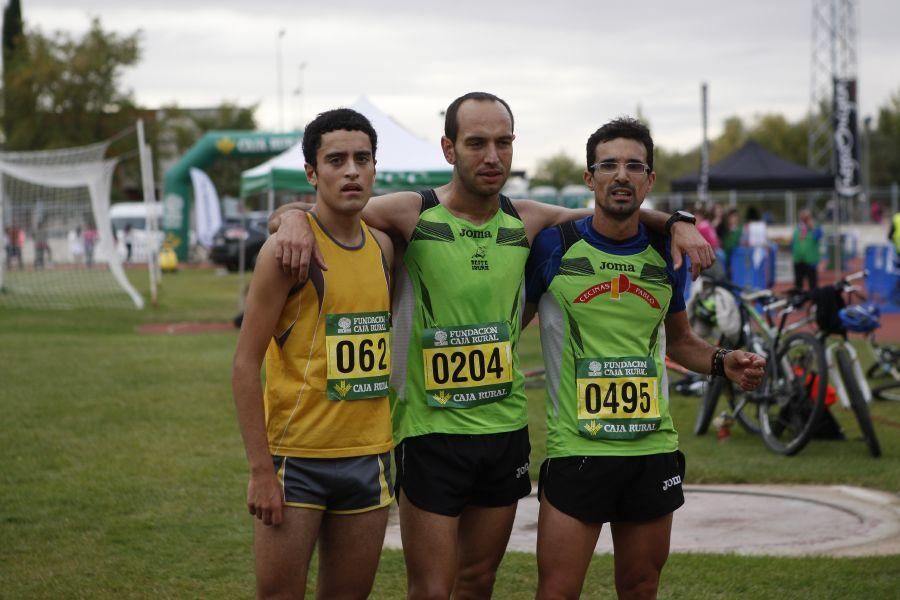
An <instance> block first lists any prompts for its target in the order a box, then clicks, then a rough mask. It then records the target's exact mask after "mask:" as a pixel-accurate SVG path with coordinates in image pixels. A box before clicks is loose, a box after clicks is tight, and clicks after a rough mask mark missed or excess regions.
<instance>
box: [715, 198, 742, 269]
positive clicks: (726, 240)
mask: <svg viewBox="0 0 900 600" xmlns="http://www.w3.org/2000/svg"><path fill="white" fill-rule="evenodd" d="M716 233H717V234H718V235H719V243H720V244H721V248H722V251H723V252H724V253H725V270H726V271H727V272H728V273H729V274H731V255H732V254H733V253H734V249H735V248H737V247H738V246H740V245H741V238H743V236H744V227H743V225H741V215H740V213H738V210H737V209H736V208H731V209H729V210H728V212H727V213H725V218H724V219H722V222H721V223H720V224H719V229H717V231H716Z"/></svg>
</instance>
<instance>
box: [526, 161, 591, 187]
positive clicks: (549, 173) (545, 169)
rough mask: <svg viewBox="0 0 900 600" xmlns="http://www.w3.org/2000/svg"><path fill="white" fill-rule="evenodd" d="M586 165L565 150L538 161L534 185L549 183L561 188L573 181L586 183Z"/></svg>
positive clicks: (532, 183)
mask: <svg viewBox="0 0 900 600" xmlns="http://www.w3.org/2000/svg"><path fill="white" fill-rule="evenodd" d="M583 173H584V167H583V166H582V165H581V164H580V163H578V161H576V160H575V159H574V158H572V157H570V156H569V155H568V154H566V153H565V152H560V153H559V154H556V155H555V156H551V157H550V158H545V159H542V160H540V161H538V164H537V169H536V170H535V172H534V177H532V178H531V185H532V187H534V186H538V185H549V186H552V187H554V188H556V189H557V190H561V189H562V188H564V187H565V186H567V185H569V184H571V183H584V178H583Z"/></svg>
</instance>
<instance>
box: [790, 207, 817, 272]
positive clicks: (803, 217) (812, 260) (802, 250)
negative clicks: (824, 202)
mask: <svg viewBox="0 0 900 600" xmlns="http://www.w3.org/2000/svg"><path fill="white" fill-rule="evenodd" d="M797 216H798V217H799V220H800V222H799V223H797V227H796V228H794V236H793V238H792V239H791V254H792V256H793V259H794V287H796V288H797V289H798V290H802V289H803V282H804V280H806V281H808V282H809V289H810V290H814V289H816V288H817V287H818V283H819V279H818V272H817V271H818V268H819V259H820V256H819V244H820V242H821V240H822V228H821V227H819V226H818V225H816V223H815V221H813V217H812V212H810V210H809V209H807V208H804V209H803V210H801V211H800V213H799V214H798V215H797Z"/></svg>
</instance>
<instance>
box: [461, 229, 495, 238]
mask: <svg viewBox="0 0 900 600" xmlns="http://www.w3.org/2000/svg"><path fill="white" fill-rule="evenodd" d="M459 235H460V236H461V237H467V238H475V239H482V238H489V237H491V236H492V234H491V232H490V231H477V230H475V229H466V228H465V227H462V228H460V230H459Z"/></svg>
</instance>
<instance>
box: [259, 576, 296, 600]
mask: <svg viewBox="0 0 900 600" xmlns="http://www.w3.org/2000/svg"><path fill="white" fill-rule="evenodd" d="M305 595H306V586H305V585H303V586H300V587H295V586H292V585H289V584H286V583H285V582H283V581H276V580H274V579H273V580H260V579H259V578H257V580H256V598H257V600H302V599H303V598H304V597H305Z"/></svg>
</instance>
